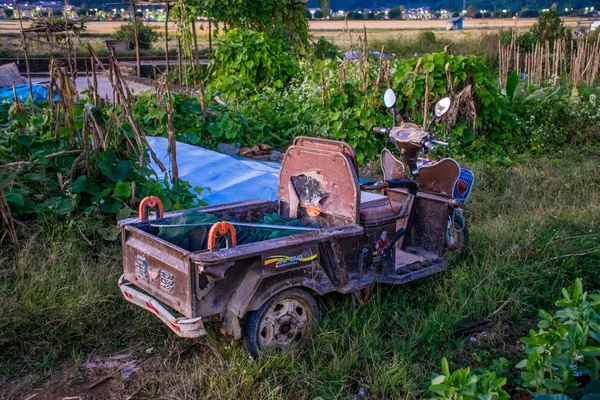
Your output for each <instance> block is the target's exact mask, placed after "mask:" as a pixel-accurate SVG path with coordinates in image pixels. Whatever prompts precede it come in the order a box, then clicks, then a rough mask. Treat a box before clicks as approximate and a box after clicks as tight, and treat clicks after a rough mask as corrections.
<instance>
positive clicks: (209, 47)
mask: <svg viewBox="0 0 600 400" xmlns="http://www.w3.org/2000/svg"><path fill="white" fill-rule="evenodd" d="M208 54H211V55H212V18H209V19H208Z"/></svg>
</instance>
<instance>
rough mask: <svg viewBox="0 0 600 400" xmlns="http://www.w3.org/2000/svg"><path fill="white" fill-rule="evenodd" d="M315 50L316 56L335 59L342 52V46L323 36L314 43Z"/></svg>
mask: <svg viewBox="0 0 600 400" xmlns="http://www.w3.org/2000/svg"><path fill="white" fill-rule="evenodd" d="M313 51H314V54H315V57H317V58H318V59H320V60H325V59H332V60H334V59H336V58H338V57H339V56H340V54H341V50H340V48H339V47H338V46H336V45H335V44H333V43H331V42H330V41H328V40H327V39H325V38H324V37H323V36H321V37H320V38H319V40H318V41H317V43H315V44H314V48H313Z"/></svg>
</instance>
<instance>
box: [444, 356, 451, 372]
mask: <svg viewBox="0 0 600 400" xmlns="http://www.w3.org/2000/svg"><path fill="white" fill-rule="evenodd" d="M442 373H443V374H444V375H445V376H450V368H449V367H448V360H447V359H446V357H444V358H442Z"/></svg>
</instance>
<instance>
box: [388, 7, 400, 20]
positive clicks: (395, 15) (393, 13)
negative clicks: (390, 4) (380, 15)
mask: <svg viewBox="0 0 600 400" xmlns="http://www.w3.org/2000/svg"><path fill="white" fill-rule="evenodd" d="M388 17H390V19H402V17H404V6H398V7H394V8H392V9H391V10H390V12H389V13H388Z"/></svg>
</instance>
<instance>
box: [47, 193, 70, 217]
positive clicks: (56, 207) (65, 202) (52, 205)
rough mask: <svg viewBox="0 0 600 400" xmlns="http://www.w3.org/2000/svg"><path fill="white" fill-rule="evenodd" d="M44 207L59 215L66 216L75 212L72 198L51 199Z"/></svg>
mask: <svg viewBox="0 0 600 400" xmlns="http://www.w3.org/2000/svg"><path fill="white" fill-rule="evenodd" d="M44 205H45V206H46V207H48V208H49V209H50V211H52V212H53V213H54V214H57V215H66V214H69V213H70V212H72V211H74V210H75V206H74V205H73V199H71V198H70V197H51V198H49V199H48V200H46V201H45V202H44Z"/></svg>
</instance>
